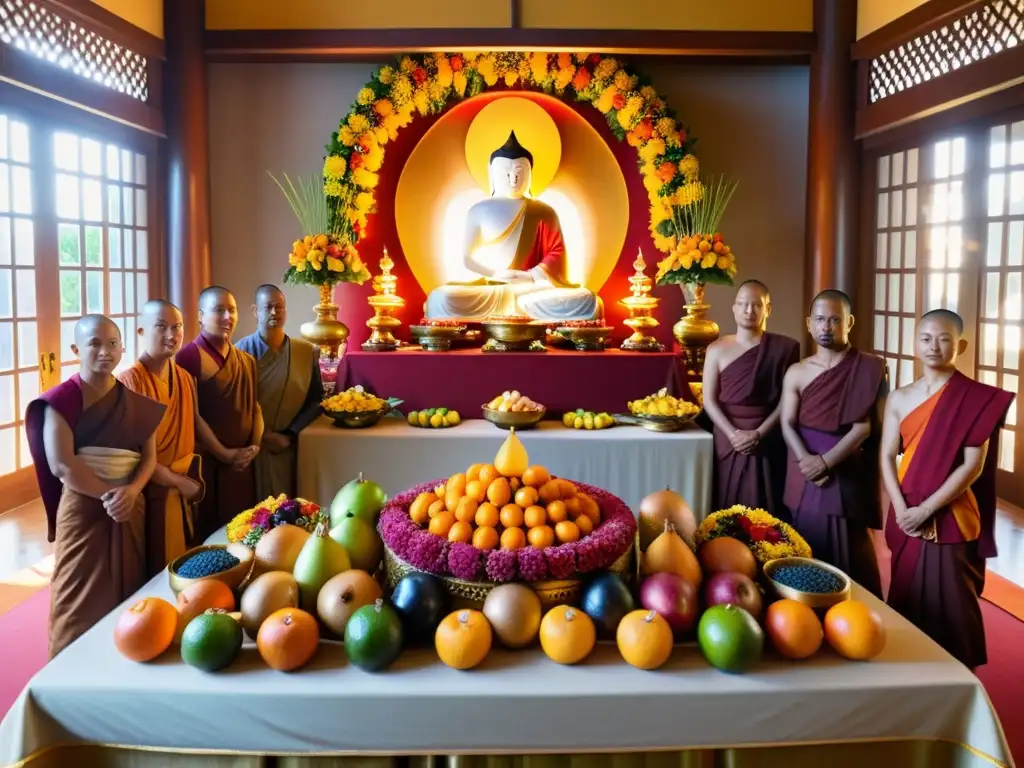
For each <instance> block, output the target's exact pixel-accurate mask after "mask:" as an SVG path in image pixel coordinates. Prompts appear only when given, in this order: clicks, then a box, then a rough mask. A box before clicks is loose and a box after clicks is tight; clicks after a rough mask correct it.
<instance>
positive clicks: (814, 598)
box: [763, 557, 852, 609]
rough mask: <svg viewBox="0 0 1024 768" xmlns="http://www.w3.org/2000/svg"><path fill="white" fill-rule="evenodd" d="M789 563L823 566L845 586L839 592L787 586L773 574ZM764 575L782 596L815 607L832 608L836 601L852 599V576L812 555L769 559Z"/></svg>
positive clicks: (774, 589) (776, 592)
mask: <svg viewBox="0 0 1024 768" xmlns="http://www.w3.org/2000/svg"><path fill="white" fill-rule="evenodd" d="M787 565H810V566H813V567H815V568H821V569H822V570H823V571H828V572H829V573H831V574H832V575H834V576H836V577H838V578H839V580H840V581H841V582H842V584H843V588H842V589H840V590H839V591H838V592H825V593H822V592H802V591H800V590H799V589H794V588H793V587H787V586H786V585H785V584H780V583H779V582H777V581H776V580H775V579H774V578H772V574H773V573H775V571H776V570H778V569H779V568H782V567H784V566H787ZM763 571H764V577H765V580H766V581H767V582H768V584H769V585H770V586H771V588H772V590H773V591H774V592H775V594H777V595H778V596H779V597H781V598H785V599H788V600H796V601H797V602H798V603H803V604H804V605H806V606H808V607H810V608H815V609H825V608H831V607H832V606H833V605H835V604H836V603H841V602H843V601H844V600H849V599H850V592H851V586H852V582H851V581H850V577H849V576H847V575H846V574H845V573H843V572H842V571H841V570H839V569H838V568H836V567H835V566H834V565H829V564H828V563H826V562H823V561H821V560H815V559H814V558H811V557H780V558H779V559H778V560H769V561H768V562H767V563H765V564H764V569H763Z"/></svg>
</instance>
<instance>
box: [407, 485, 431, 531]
mask: <svg viewBox="0 0 1024 768" xmlns="http://www.w3.org/2000/svg"><path fill="white" fill-rule="evenodd" d="M435 501H437V496H435V495H434V494H433V493H431V492H430V491H424V492H423V493H421V494H420V495H419V496H417V497H416V500H415V501H414V502H413V503H412V506H410V507H409V517H411V518H412V521H413V522H414V523H416V524H417V525H426V524H427V520H428V519H430V516H429V514H428V511H429V510H430V505H431V504H433V503H434V502H435Z"/></svg>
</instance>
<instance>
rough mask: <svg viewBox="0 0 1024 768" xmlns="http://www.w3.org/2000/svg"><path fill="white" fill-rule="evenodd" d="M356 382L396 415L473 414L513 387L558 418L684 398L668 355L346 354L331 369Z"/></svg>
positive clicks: (676, 366)
mask: <svg viewBox="0 0 1024 768" xmlns="http://www.w3.org/2000/svg"><path fill="white" fill-rule="evenodd" d="M357 384H359V385H362V386H363V387H365V388H366V389H368V390H370V391H371V392H373V393H374V394H376V395H379V396H381V397H397V398H399V399H401V400H404V401H405V403H404V405H403V406H402V408H403V410H416V411H419V410H423V409H424V408H452V409H454V410H456V411H458V412H459V413H460V414H462V415H463V416H465V417H468V418H477V417H479V416H480V406H481V405H483V404H484V403H489V402H490V401H491V400H493V399H494V398H495V397H497V396H498V395H500V394H501V393H502V392H505V391H507V390H513V389H517V390H519V391H520V392H522V393H523V394H524V395H527V396H528V397H530V398H531V399H532V400H535V401H536V402H538V403H540V404H542V405H544V406H545V407H546V408H547V409H548V411H549V412H550V413H552V414H553V415H556V416H560V415H561V414H563V413H565V412H566V411H575V410H576V409H577V408H583V409H585V410H588V411H594V412H596V413H600V412H602V411H606V412H608V413H624V412H625V411H626V403H627V402H628V401H629V400H636V399H639V398H642V397H646V396H647V395H650V394H654V393H655V392H657V391H658V390H659V389H661V388H662V387H667V388H668V390H669V393H670V394H672V395H675V396H676V397H679V396H682V397H685V398H687V399H690V400H692V399H693V395H692V393H691V392H690V389H689V386H688V385H687V384H686V372H685V367H684V366H683V364H682V362H681V360H680V359H679V356H678V355H677V354H676V353H675V352H625V351H623V350H621V349H609V350H606V351H604V352H576V351H571V350H560V349H553V348H549V349H548V351H547V352H481V351H480V349H478V348H477V349H458V350H452V351H450V352H426V351H424V350H421V349H420V348H419V347H410V348H407V349H400V350H397V351H395V352H363V351H362V350H349V351H348V352H346V353H345V356H344V357H343V358H342V362H341V366H340V367H339V369H338V385H339V389H344V388H345V387H353V386H355V385H357Z"/></svg>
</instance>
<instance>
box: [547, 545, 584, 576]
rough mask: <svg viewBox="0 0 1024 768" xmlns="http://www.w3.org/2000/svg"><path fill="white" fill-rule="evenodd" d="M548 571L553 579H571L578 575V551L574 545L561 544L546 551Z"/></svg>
mask: <svg viewBox="0 0 1024 768" xmlns="http://www.w3.org/2000/svg"><path fill="white" fill-rule="evenodd" d="M544 557H545V558H546V559H547V561H548V570H549V571H551V578H553V579H569V578H572V577H573V576H574V575H575V573H576V549H575V545H574V544H561V545H559V546H557V547H548V548H547V549H545V550H544Z"/></svg>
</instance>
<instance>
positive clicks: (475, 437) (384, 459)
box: [298, 417, 714, 519]
mask: <svg viewBox="0 0 1024 768" xmlns="http://www.w3.org/2000/svg"><path fill="white" fill-rule="evenodd" d="M516 434H517V435H518V436H519V439H520V440H522V442H523V445H524V446H526V450H527V451H528V452H529V454H530V463H531V464H542V465H544V466H545V467H547V468H548V470H549V471H550V472H552V473H553V474H556V475H558V476H560V477H565V478H568V479H570V480H576V481H579V482H581V483H589V484H591V485H596V486H597V487H598V488H603V489H604V490H606V491H609V492H610V493H613V494H615V495H616V496H618V497H619V498H620V499H622V500H623V501H624V502H626V504H627V505H629V507H630V508H631V509H632V510H633V511H634V512H636V511H637V509H638V507H639V505H640V501H641V500H642V499H643V497H644V496H646V495H647V494H648V493H650V492H651V491H656V490H660V489H662V488H664V487H665V486H671V487H672V489H673V490H675V491H676V492H677V493H679V494H680V495H682V497H683V498H684V499H686V501H687V502H688V503H689V504H690V506H691V507H692V508H693V511H694V514H695V515H696V516H697V518H698V519H702V518H703V517H704V516H706V515H707V514H708V513H709V512H712V511H714V510H710V509H708V507H709V505H710V504H711V470H712V465H713V462H714V451H713V447H712V440H711V435H709V434H708V433H707V432H704V431H703V430H701V429H700V428H698V427H697V426H695V425H689V426H688V427H687V428H686V429H684V430H682V431H680V432H672V433H657V432H651V431H649V430H646V429H643V428H641V427H614V428H612V429H603V430H590V431H587V430H575V429H566V428H565V427H563V426H562V425H561V424H560V423H558V422H542V423H541V424H540V425H539V426H538V427H537V428H535V429H532V430H528V431H525V432H517V433H516ZM507 436H508V433H507V432H505V431H503V430H501V429H498V428H497V427H495V426H494V425H493V424H491V423H490V422H487V421H484V420H482V419H473V420H470V421H466V422H463V423H462V424H460V425H459V426H457V427H453V428H448V429H421V428H419V427H411V426H409V425H408V424H406V423H405V422H404V421H402V420H401V419H398V418H388V419H384V420H383V421H381V422H380V423H379V424H377V425H376V426H374V427H369V428H366V429H337V428H335V427H334V426H333V425H332V423H331V421H330V420H329V419H327V418H326V417H321V418H320V420H319V421H317V422H315V423H314V424H312V425H311V426H309V427H308V428H306V429H305V430H303V431H302V433H301V434H300V436H299V472H298V493H299V495H300V496H302V497H303V498H306V499H310V500H311V501H315V502H317V503H319V504H322V505H325V506H326V505H328V504H330V503H331V500H332V499H333V498H334V495H335V494H336V493H337V492H338V489H339V488H341V487H342V486H343V485H344V484H345V483H347V482H348V481H349V480H351V479H353V478H354V477H356V476H357V475H358V474H359V473H360V472H362V473H363V475H364V476H365V477H366V478H368V479H371V480H373V481H375V482H377V483H379V484H380V485H381V486H382V487H383V488H384V490H385V491H386V492H387V493H388V495H389V496H394V495H396V494H398V493H401V492H402V491H404V490H407V489H408V488H412V487H414V486H416V485H419V484H420V483H424V482H426V481H428V480H433V479H435V478H439V477H448V476H450V475H453V474H455V473H456V472H465V471H466V469H467V468H468V467H469V466H470V465H471V464H476V463H480V462H491V461H493V460H494V457H495V455H496V454H497V452H498V449H499V448H500V447H501V444H502V442H503V441H504V440H505V438H506V437H507Z"/></svg>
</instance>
